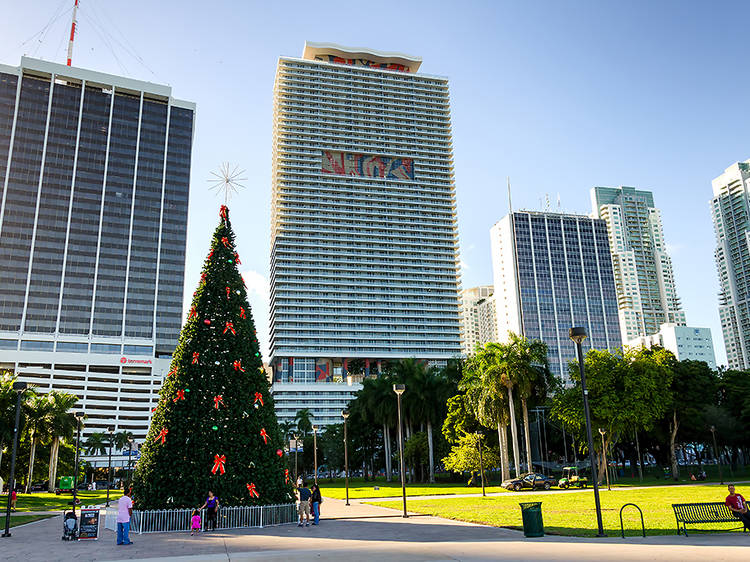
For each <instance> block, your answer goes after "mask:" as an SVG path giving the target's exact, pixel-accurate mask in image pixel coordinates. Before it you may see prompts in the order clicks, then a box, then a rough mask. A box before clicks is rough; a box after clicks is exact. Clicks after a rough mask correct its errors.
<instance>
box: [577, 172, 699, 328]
mask: <svg viewBox="0 0 750 562" xmlns="http://www.w3.org/2000/svg"><path fill="white" fill-rule="evenodd" d="M591 208H592V210H593V216H594V218H598V219H603V220H604V221H605V222H606V223H607V232H608V233H609V245H610V249H611V252H612V267H613V270H614V275H615V286H616V288H617V303H618V309H619V317H620V330H621V331H622V341H624V342H627V341H630V340H632V339H634V338H637V337H640V336H646V335H649V334H654V333H656V332H658V330H659V326H661V324H663V323H675V324H678V325H681V326H684V325H685V313H684V312H683V311H682V305H681V303H680V299H679V298H678V296H677V289H676V287H675V280H674V273H673V271H672V260H671V258H670V257H669V254H668V253H667V248H666V242H665V241H664V229H663V227H662V220H661V212H660V211H659V209H657V208H656V207H655V206H654V196H653V193H651V192H650V191H643V190H639V189H635V188H634V187H624V186H621V187H594V188H592V189H591Z"/></svg>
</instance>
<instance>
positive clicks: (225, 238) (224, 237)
mask: <svg viewBox="0 0 750 562" xmlns="http://www.w3.org/2000/svg"><path fill="white" fill-rule="evenodd" d="M221 243H222V244H224V247H225V248H229V238H227V237H226V236H223V237H222V238H221Z"/></svg>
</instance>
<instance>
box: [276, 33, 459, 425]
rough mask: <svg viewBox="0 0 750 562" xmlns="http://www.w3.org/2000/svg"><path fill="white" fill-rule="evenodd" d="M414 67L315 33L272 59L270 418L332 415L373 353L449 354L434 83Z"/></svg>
mask: <svg viewBox="0 0 750 562" xmlns="http://www.w3.org/2000/svg"><path fill="white" fill-rule="evenodd" d="M420 64H421V59H420V58H418V57H412V56H408V55H402V54H398V53H383V52H378V51H373V50H363V49H349V48H346V47H341V46H338V45H333V44H321V43H306V44H305V48H304V53H303V56H302V58H291V57H281V58H280V59H279V63H278V67H277V72H276V83H275V95H274V133H273V177H272V183H273V186H272V187H273V193H272V219H271V299H270V322H271V330H270V344H271V365H272V367H273V370H274V385H273V393H274V397H275V401H276V408H277V412H278V414H279V417H280V418H281V419H292V418H293V417H294V415H295V413H296V411H297V410H298V409H301V408H311V409H312V410H313V414H314V419H315V421H317V423H319V424H321V425H325V424H328V423H339V422H340V421H341V415H340V414H341V409H342V407H344V406H345V405H346V404H347V403H348V401H349V399H350V398H351V396H352V393H353V391H355V390H356V389H357V388H358V387H359V385H358V384H357V381H358V380H359V378H360V377H362V376H370V375H374V374H375V373H376V372H377V371H378V369H379V368H380V366H381V365H382V363H381V362H382V361H383V360H394V359H400V358H407V357H416V358H420V359H425V360H428V361H444V360H447V359H449V358H451V357H454V356H457V355H458V354H459V353H460V351H461V348H460V341H459V340H460V335H459V310H458V309H459V299H458V285H459V281H458V248H457V246H458V238H457V230H456V198H455V185H454V178H453V149H452V139H451V123H450V103H449V93H448V80H447V79H446V78H444V77H440V76H432V75H427V74H419V73H418V72H417V71H418V70H419V67H420ZM354 367H356V368H354Z"/></svg>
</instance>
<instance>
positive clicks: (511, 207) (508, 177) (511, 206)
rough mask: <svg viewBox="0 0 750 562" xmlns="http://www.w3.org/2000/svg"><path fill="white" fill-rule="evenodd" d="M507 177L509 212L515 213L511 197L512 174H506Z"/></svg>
mask: <svg viewBox="0 0 750 562" xmlns="http://www.w3.org/2000/svg"><path fill="white" fill-rule="evenodd" d="M505 178H506V179H507V180H508V212H509V213H510V214H513V202H512V201H511V198H510V176H505Z"/></svg>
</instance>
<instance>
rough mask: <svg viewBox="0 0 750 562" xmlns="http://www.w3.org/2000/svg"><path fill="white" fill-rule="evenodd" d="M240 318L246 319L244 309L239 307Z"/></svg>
mask: <svg viewBox="0 0 750 562" xmlns="http://www.w3.org/2000/svg"><path fill="white" fill-rule="evenodd" d="M240 318H247V316H245V309H244V308H242V307H240Z"/></svg>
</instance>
